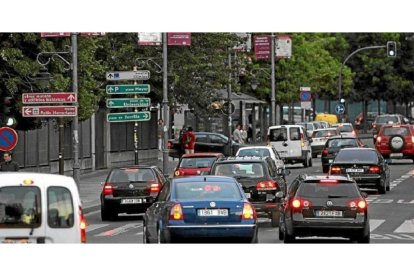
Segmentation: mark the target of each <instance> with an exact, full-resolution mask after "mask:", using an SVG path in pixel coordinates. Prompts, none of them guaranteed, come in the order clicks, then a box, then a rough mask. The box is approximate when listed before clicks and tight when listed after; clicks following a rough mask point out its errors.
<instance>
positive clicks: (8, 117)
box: [0, 97, 16, 127]
mask: <svg viewBox="0 0 414 276" xmlns="http://www.w3.org/2000/svg"><path fill="white" fill-rule="evenodd" d="M15 104H16V102H15V100H14V99H13V98H12V97H3V98H1V99H0V106H1V108H0V124H1V126H9V127H13V126H14V125H15V124H16V119H15V118H14V112H15Z"/></svg>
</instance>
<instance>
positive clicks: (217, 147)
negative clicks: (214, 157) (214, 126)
mask: <svg viewBox="0 0 414 276" xmlns="http://www.w3.org/2000/svg"><path fill="white" fill-rule="evenodd" d="M208 137H209V138H210V143H211V150H210V151H211V152H222V153H223V152H224V149H225V146H226V145H227V144H226V142H227V141H225V140H224V139H223V137H221V136H219V135H217V134H209V135H208Z"/></svg>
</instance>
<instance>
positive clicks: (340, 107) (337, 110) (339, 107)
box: [335, 104, 345, 115]
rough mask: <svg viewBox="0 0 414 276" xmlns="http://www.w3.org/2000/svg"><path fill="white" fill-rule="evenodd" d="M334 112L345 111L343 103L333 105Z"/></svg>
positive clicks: (341, 112) (340, 112) (342, 112)
mask: <svg viewBox="0 0 414 276" xmlns="http://www.w3.org/2000/svg"><path fill="white" fill-rule="evenodd" d="M335 111H336V114H338V115H339V114H344V113H345V106H344V105H343V104H337V105H336V106H335Z"/></svg>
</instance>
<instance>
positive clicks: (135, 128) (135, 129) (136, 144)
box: [133, 66, 139, 165]
mask: <svg viewBox="0 0 414 276" xmlns="http://www.w3.org/2000/svg"><path fill="white" fill-rule="evenodd" d="M133 70H134V72H136V71H138V69H137V67H136V66H134V69H133ZM134 85H137V81H134ZM137 98H138V95H137V94H135V95H134V99H137ZM134 112H135V113H136V112H138V108H137V107H135V109H134ZM138 163H139V160H138V121H135V122H134V164H135V165H138Z"/></svg>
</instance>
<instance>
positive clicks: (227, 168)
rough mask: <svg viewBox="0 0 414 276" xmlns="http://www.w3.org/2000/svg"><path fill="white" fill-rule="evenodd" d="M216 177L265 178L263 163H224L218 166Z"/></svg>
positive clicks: (215, 172) (215, 171) (215, 170)
mask: <svg viewBox="0 0 414 276" xmlns="http://www.w3.org/2000/svg"><path fill="white" fill-rule="evenodd" d="M213 174H214V175H222V176H231V177H233V176H248V177H252V178H259V177H264V176H265V174H264V168H263V163H259V162H255V163H247V162H245V163H223V164H217V166H216V167H215V169H214V172H213Z"/></svg>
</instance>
